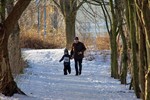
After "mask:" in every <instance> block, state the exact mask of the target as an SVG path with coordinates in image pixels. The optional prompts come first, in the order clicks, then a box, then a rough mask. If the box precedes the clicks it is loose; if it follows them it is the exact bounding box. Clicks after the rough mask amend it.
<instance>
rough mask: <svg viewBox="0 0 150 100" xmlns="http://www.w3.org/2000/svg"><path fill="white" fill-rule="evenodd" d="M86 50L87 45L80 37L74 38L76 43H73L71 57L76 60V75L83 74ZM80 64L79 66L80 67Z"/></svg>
mask: <svg viewBox="0 0 150 100" xmlns="http://www.w3.org/2000/svg"><path fill="white" fill-rule="evenodd" d="M85 50H86V48H85V45H84V44H83V43H82V42H80V41H79V38H78V37H75V38H74V43H73V44H72V49H71V57H72V58H74V61H75V71H76V74H75V75H76V76H77V75H81V72H82V60H83V57H84V51H85ZM78 66H79V67H78Z"/></svg>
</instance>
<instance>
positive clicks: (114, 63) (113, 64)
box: [110, 36, 119, 79]
mask: <svg viewBox="0 0 150 100" xmlns="http://www.w3.org/2000/svg"><path fill="white" fill-rule="evenodd" d="M110 44H111V77H114V78H115V79H118V78H119V75H118V61H117V58H118V56H117V55H118V54H117V42H116V36H111V37H110Z"/></svg>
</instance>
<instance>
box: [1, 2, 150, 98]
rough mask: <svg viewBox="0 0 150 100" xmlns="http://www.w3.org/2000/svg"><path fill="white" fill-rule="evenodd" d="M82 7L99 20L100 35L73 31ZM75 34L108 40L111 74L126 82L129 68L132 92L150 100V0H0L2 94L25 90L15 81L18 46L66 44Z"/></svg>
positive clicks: (19, 66) (68, 45) (18, 65)
mask: <svg viewBox="0 0 150 100" xmlns="http://www.w3.org/2000/svg"><path fill="white" fill-rule="evenodd" d="M85 4H86V5H88V7H85V6H84V5H85ZM92 6H94V7H95V6H96V7H99V9H97V10H96V11H95V10H94V9H93V7H92ZM81 8H82V9H81ZM89 8H90V10H89ZM87 9H88V10H87ZM81 10H82V11H83V10H84V12H86V14H85V15H88V16H87V17H89V18H88V19H86V20H92V21H93V20H96V21H95V22H99V20H101V19H103V21H104V23H105V24H104V25H105V27H106V31H107V32H106V33H105V36H104V37H103V36H100V37H98V38H92V36H91V34H92V32H91V33H90V35H85V33H84V32H78V31H77V30H76V29H77V25H76V23H77V22H78V24H79V25H81V23H79V20H77V16H78V11H80V13H82V11H81ZM96 15H97V16H99V18H96V17H95V16H96ZM85 26H86V25H85ZM79 27H80V28H82V27H81V26H79ZM86 28H93V27H88V26H87V27H84V29H85V30H86ZM97 28H101V27H97ZM27 33H28V34H27ZM77 34H79V35H80V37H81V38H83V40H84V42H85V43H91V42H92V41H95V40H96V41H101V42H102V41H105V42H102V43H101V45H104V44H105V43H108V41H109V45H107V46H108V47H106V48H104V49H108V50H110V52H111V53H110V56H111V57H110V60H111V62H110V69H111V71H110V73H111V74H110V75H111V76H110V77H112V78H114V79H117V80H119V81H120V84H124V85H126V84H128V83H127V75H128V73H129V74H130V75H131V80H130V89H133V90H134V93H135V95H136V97H137V98H141V99H142V100H150V0H1V1H0V47H1V48H0V80H1V81H0V93H2V94H3V95H5V96H13V95H14V94H15V93H19V94H23V95H26V93H24V91H22V90H21V89H20V88H19V87H18V85H17V83H16V82H15V77H16V76H17V75H18V74H20V73H22V72H23V69H24V68H25V65H26V64H25V63H26V62H25V61H24V60H23V58H22V53H21V48H33V49H43V48H44V49H45V48H46V49H52V48H53V49H54V48H63V47H66V48H67V49H70V48H71V45H72V43H73V42H74V37H75V36H77ZM87 37H88V39H87ZM89 37H90V38H89ZM37 38H38V39H39V40H37ZM106 40H108V41H106ZM43 41H44V42H43ZM89 41H90V42H89ZM29 45H30V46H29ZM92 45H93V43H91V44H89V47H90V46H92ZM99 45H100V44H98V43H97V45H96V47H99ZM105 45H106V44H105Z"/></svg>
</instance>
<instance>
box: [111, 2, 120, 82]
mask: <svg viewBox="0 0 150 100" xmlns="http://www.w3.org/2000/svg"><path fill="white" fill-rule="evenodd" d="M109 2H110V8H111V14H112V23H111V32H110V45H111V77H114V78H115V79H118V78H119V75H118V54H117V42H116V38H117V34H118V32H117V23H118V22H117V19H116V18H117V17H116V16H117V14H116V12H115V9H114V3H113V0H109ZM115 2H116V1H115Z"/></svg>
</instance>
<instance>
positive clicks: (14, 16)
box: [0, 0, 31, 96]
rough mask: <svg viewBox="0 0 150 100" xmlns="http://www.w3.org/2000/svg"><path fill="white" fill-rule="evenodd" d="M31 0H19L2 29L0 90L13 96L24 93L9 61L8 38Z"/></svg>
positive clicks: (0, 36)
mask: <svg viewBox="0 0 150 100" xmlns="http://www.w3.org/2000/svg"><path fill="white" fill-rule="evenodd" d="M30 1H31V0H18V2H17V3H16V5H15V6H14V8H13V10H12V12H11V13H10V14H9V15H8V17H7V19H6V20H5V21H4V26H3V30H4V31H3V32H2V31H1V33H0V34H1V35H0V39H1V45H0V47H1V49H0V54H1V56H0V57H1V58H0V59H2V63H0V64H1V65H0V67H1V68H2V78H1V82H0V92H1V93H3V94H4V95H6V96H12V95H13V94H14V93H21V94H24V93H23V92H22V91H21V90H20V89H19V88H18V87H17V84H16V82H15V81H14V79H13V76H12V73H11V68H10V62H9V53H8V39H9V35H10V34H11V33H12V31H13V29H14V26H15V25H16V23H17V21H18V20H19V18H20V16H21V14H22V13H23V11H24V10H25V9H26V7H27V6H28V5H29V3H30Z"/></svg>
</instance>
